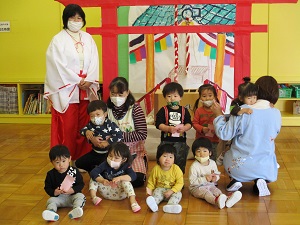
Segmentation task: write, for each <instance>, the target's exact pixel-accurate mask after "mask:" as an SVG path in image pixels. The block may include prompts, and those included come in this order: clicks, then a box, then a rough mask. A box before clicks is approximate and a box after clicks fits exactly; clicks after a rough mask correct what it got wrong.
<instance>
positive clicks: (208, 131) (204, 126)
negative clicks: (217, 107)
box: [192, 84, 219, 160]
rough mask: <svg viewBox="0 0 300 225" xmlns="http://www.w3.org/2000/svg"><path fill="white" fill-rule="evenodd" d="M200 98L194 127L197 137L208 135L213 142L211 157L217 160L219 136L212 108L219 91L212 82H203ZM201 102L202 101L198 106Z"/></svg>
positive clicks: (196, 102)
mask: <svg viewBox="0 0 300 225" xmlns="http://www.w3.org/2000/svg"><path fill="white" fill-rule="evenodd" d="M198 92H199V98H198V99H197V100H196V101H195V106H194V112H195V114H194V118H193V121H192V123H193V128H194V129H195V130H196V138H195V139H198V138H200V137H206V138H208V139H209V140H210V141H211V142H212V146H213V148H212V155H211V158H212V159H213V160H216V157H217V150H216V149H217V145H218V143H219V138H218V137H217V135H216V134H215V130H214V126H213V121H214V118H215V115H214V113H213V112H212V110H211V106H212V105H213V102H214V101H217V102H219V101H218V98H217V91H216V89H215V88H214V86H212V85H211V84H203V85H201V86H200V87H199V89H198ZM199 102H200V103H201V104H200V105H199V107H198V104H199Z"/></svg>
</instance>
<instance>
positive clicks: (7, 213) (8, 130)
mask: <svg viewBox="0 0 300 225" xmlns="http://www.w3.org/2000/svg"><path fill="white" fill-rule="evenodd" d="M0 130H1V135H0V224H3V225H6V224H20V225H25V224H47V223H48V222H46V221H44V220H43V219H42V216H41V214H42V211H43V210H44V209H45V204H46V201H47V199H48V196H47V195H46V193H45V191H44V189H43V187H44V179H45V175H46V172H47V171H48V170H49V169H51V168H52V165H51V164H50V162H49V159H48V151H49V137H50V126H49V125H22V124H21V125H20V124H0ZM157 145H158V143H154V144H153V147H154V148H155V147H156V146H157ZM276 146H277V150H276V153H277V157H278V163H279V164H280V169H279V176H278V180H277V181H276V182H274V183H271V184H270V185H269V188H270V191H271V196H268V197H258V196H255V195H254V194H253V193H252V185H253V184H252V183H247V184H244V186H243V187H242V188H241V189H240V190H241V191H242V193H243V197H242V200H241V201H240V202H238V203H237V204H236V205H235V206H234V207H232V208H228V209H226V208H225V209H222V210H220V209H218V208H217V207H216V206H213V205H210V204H208V203H206V202H205V201H203V200H199V199H196V198H194V197H192V196H191V195H190V194H189V192H188V180H187V174H186V175H185V188H184V190H183V198H182V201H181V204H182V207H183V211H182V212H181V213H180V214H178V215H174V214H166V213H164V212H163V211H162V206H163V205H164V204H165V203H161V204H160V205H159V212H156V213H152V212H151V211H150V210H149V209H148V208H147V205H146V203H145V188H144V187H142V188H136V195H137V199H138V201H139V203H140V205H141V207H142V210H141V211H140V212H138V213H133V212H131V210H130V206H129V202H128V199H125V200H123V201H109V200H103V201H102V202H101V203H100V205H98V206H94V205H93V204H92V202H91V200H90V198H89V194H88V180H89V177H88V174H86V173H85V174H83V176H84V180H85V183H86V185H85V187H84V190H83V193H84V194H85V195H86V196H87V203H86V206H85V207H84V215H83V217H82V218H80V219H78V220H71V219H69V218H68V216H67V213H68V211H70V209H69V208H63V209H59V210H58V214H59V215H60V219H59V221H57V222H50V224H120V225H127V224H128V225H129V224H130V225H134V224H164V225H165V224H172V225H173V224H189V225H192V224H203V225H204V224H205V225H208V224H211V225H216V224H224V225H225V224H230V225H235V224H237V225H240V224H243V225H248V224H249V225H255V224H259V225H269V224H271V225H289V224H298V225H299V224H300V128H299V127H283V128H282V130H281V133H280V135H279V136H278V138H277V139H276ZM191 162H192V161H191V160H189V161H188V166H187V168H188V167H189V165H190V164H191ZM154 164H155V162H153V161H152V162H150V168H152V167H153V166H154ZM220 171H221V172H222V173H223V174H224V170H223V168H222V167H220ZM227 183H228V178H227V177H226V176H225V175H223V176H222V177H221V180H220V182H219V188H220V189H221V190H222V191H224V190H225V185H226V184H227Z"/></svg>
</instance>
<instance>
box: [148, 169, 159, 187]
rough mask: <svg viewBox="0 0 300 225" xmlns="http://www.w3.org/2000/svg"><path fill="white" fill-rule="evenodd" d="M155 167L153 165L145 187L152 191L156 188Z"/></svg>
mask: <svg viewBox="0 0 300 225" xmlns="http://www.w3.org/2000/svg"><path fill="white" fill-rule="evenodd" d="M156 175H157V173H156V167H154V168H153V169H152V170H151V172H150V175H149V177H148V182H147V188H149V189H150V190H151V191H153V190H154V189H155V188H156Z"/></svg>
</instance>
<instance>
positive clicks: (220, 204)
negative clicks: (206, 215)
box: [216, 194, 227, 209]
mask: <svg viewBox="0 0 300 225" xmlns="http://www.w3.org/2000/svg"><path fill="white" fill-rule="evenodd" d="M226 200H227V196H226V195H224V194H220V195H219V197H218V198H217V201H216V205H217V206H218V207H219V209H223V208H224V207H225V204H226Z"/></svg>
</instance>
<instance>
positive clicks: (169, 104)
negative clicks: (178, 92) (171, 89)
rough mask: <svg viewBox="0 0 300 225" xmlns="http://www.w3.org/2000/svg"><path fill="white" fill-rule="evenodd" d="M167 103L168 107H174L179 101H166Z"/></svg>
mask: <svg viewBox="0 0 300 225" xmlns="http://www.w3.org/2000/svg"><path fill="white" fill-rule="evenodd" d="M167 104H168V106H170V107H176V106H179V102H168V103H167Z"/></svg>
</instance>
